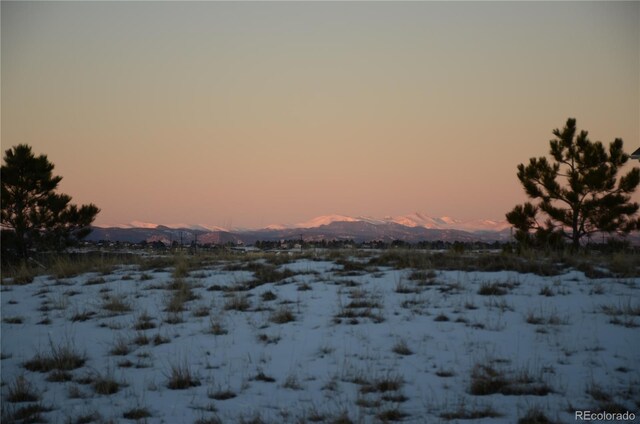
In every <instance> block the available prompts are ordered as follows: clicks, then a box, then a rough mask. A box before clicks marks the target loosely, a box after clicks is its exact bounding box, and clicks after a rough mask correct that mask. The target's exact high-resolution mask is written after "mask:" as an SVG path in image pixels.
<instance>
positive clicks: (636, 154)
mask: <svg viewBox="0 0 640 424" xmlns="http://www.w3.org/2000/svg"><path fill="white" fill-rule="evenodd" d="M631 159H638V160H640V148H638V149H636V151H635V152H633V153H631Z"/></svg>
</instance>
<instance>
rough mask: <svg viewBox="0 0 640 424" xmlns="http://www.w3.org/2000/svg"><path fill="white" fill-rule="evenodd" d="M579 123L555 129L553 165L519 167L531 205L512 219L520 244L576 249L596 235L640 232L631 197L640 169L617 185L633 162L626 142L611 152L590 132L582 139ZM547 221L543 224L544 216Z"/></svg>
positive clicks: (543, 161)
mask: <svg viewBox="0 0 640 424" xmlns="http://www.w3.org/2000/svg"><path fill="white" fill-rule="evenodd" d="M576 132H577V129H576V120H575V119H572V118H569V119H568V120H567V124H566V126H565V127H564V128H563V129H562V130H559V129H555V130H554V131H553V134H554V135H555V136H556V138H555V139H553V140H551V141H550V142H549V145H550V151H549V153H550V155H551V158H552V160H551V161H549V160H547V158H546V157H540V158H531V159H529V164H528V165H526V166H525V165H524V164H520V165H518V179H519V180H520V182H521V183H522V186H523V188H524V190H525V192H526V193H527V196H529V198H531V199H539V202H538V203H537V204H535V205H534V204H532V203H530V202H526V203H524V204H523V205H517V206H516V207H515V208H514V209H513V210H512V211H511V212H509V213H507V215H506V216H507V221H509V223H511V224H512V225H513V226H514V227H515V228H516V230H517V232H516V238H517V239H518V240H519V241H531V235H532V233H535V235H536V237H537V238H538V241H544V242H547V243H553V242H557V241H559V240H562V239H563V238H564V239H568V240H570V241H571V243H572V245H573V247H574V248H577V247H579V246H580V241H581V239H582V238H583V237H584V236H589V235H590V234H593V233H594V232H605V233H609V234H611V233H622V234H627V233H628V232H629V231H632V230H634V229H638V228H640V220H639V219H638V218H637V217H636V213H637V212H638V208H639V205H638V203H635V202H631V194H632V193H633V192H634V191H635V190H636V188H637V187H638V184H639V183H640V169H639V168H633V169H631V170H630V171H629V172H628V173H627V174H626V175H623V176H621V177H620V179H619V180H618V179H617V174H618V171H619V169H620V167H622V166H623V165H624V164H625V163H626V162H627V161H628V160H629V156H628V155H627V154H626V153H624V151H623V149H622V145H623V143H622V140H621V139H619V138H616V139H615V140H614V141H613V142H612V143H610V144H609V149H608V152H607V150H606V149H605V147H604V146H603V145H602V143H601V142H599V141H597V142H592V141H590V140H589V138H588V133H587V131H581V132H580V133H579V134H578V135H577V136H576ZM540 214H542V215H544V216H546V219H545V221H544V222H542V223H541V222H539V221H538V219H539V217H538V215H540Z"/></svg>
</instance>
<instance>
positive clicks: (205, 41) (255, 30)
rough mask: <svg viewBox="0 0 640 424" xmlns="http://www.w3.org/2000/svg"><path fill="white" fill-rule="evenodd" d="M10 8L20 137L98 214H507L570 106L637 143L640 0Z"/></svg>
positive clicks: (605, 135) (14, 114)
mask: <svg viewBox="0 0 640 424" xmlns="http://www.w3.org/2000/svg"><path fill="white" fill-rule="evenodd" d="M0 7H1V23H2V27H1V44H2V45H1V90H2V91H1V113H2V122H1V124H2V126H1V136H2V140H1V143H2V149H3V151H4V150H6V149H8V148H10V147H11V146H13V145H16V144H19V143H26V144H29V145H31V146H32V147H33V149H34V151H35V152H36V153H38V154H39V153H44V154H46V155H47V156H48V158H49V159H50V160H51V161H52V162H53V163H54V164H55V166H56V168H55V172H56V174H58V175H61V176H63V181H62V183H61V184H60V190H61V191H62V192H64V193H67V194H69V195H71V196H72V197H73V201H74V202H75V203H78V204H85V203H89V202H91V203H94V204H96V205H97V206H98V207H100V209H101V212H100V214H99V215H98V218H97V219H96V223H97V224H101V225H108V224H125V223H129V222H132V221H144V222H154V223H159V224H172V223H190V224H206V225H217V226H222V227H227V228H229V227H261V226H266V225H270V224H294V223H298V222H303V221H307V220H309V219H310V218H313V217H315V216H318V215H327V214H334V213H335V214H343V215H350V216H373V217H386V216H396V215H404V214H408V213H412V212H415V211H420V212H423V213H425V214H427V215H430V216H436V217H437V216H452V217H455V218H457V219H462V220H471V219H504V214H505V213H506V212H508V211H509V210H511V209H512V208H513V206H514V205H515V204H517V203H522V202H523V201H525V200H526V196H525V194H524V191H523V190H522V187H521V186H520V183H519V181H518V180H517V177H516V166H517V165H518V164H519V163H523V162H525V163H526V162H528V159H529V158H530V157H534V156H543V155H546V154H547V153H548V148H549V146H548V142H549V140H550V139H552V138H553V135H552V134H551V132H552V130H553V129H554V128H561V127H562V126H564V124H565V122H566V120H567V118H569V117H573V118H576V119H577V125H578V128H580V129H586V130H588V131H589V134H590V136H591V138H592V139H593V140H600V141H603V142H604V143H605V144H608V143H609V142H611V141H612V140H613V139H614V138H616V137H619V138H622V139H623V140H624V142H625V150H626V151H627V152H631V151H633V150H635V149H636V148H637V147H639V146H640V2H366V1H363V2H151V1H148V2H147V1H145V2H7V1H2V2H1V6H0ZM628 169H630V167H627V170H628ZM635 199H638V197H637V196H636V197H635ZM638 200H640V199H638Z"/></svg>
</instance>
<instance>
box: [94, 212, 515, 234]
mask: <svg viewBox="0 0 640 424" xmlns="http://www.w3.org/2000/svg"><path fill="white" fill-rule="evenodd" d="M336 222H364V223H368V224H372V225H384V224H398V225H402V226H405V227H411V228H416V227H420V228H427V229H430V230H462V231H470V232H476V231H502V230H504V229H508V228H509V227H510V225H509V223H508V222H507V221H506V220H502V221H496V220H490V219H481V220H471V221H462V220H458V219H455V218H451V217H448V216H443V217H440V218H433V217H430V216H428V215H425V214H423V213H420V212H414V213H412V214H408V215H401V216H396V217H385V218H372V217H368V216H358V217H353V216H346V215H337V214H331V215H321V216H317V217H315V218H313V219H310V220H308V221H305V222H300V223H298V224H293V225H289V224H272V225H268V226H266V227H264V228H256V229H246V228H223V227H218V226H214V225H206V224H154V223H150V222H142V221H133V222H131V223H129V224H116V225H96V226H95V227H97V228H121V229H131V228H146V229H156V228H163V227H164V228H171V229H174V230H177V229H184V230H194V231H226V232H247V231H256V230H290V229H295V228H300V229H304V228H318V227H321V226H323V225H330V224H333V223H336Z"/></svg>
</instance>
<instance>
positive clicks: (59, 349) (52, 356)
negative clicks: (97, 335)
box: [23, 341, 87, 372]
mask: <svg viewBox="0 0 640 424" xmlns="http://www.w3.org/2000/svg"><path fill="white" fill-rule="evenodd" d="M50 347H51V352H49V353H48V354H43V353H41V352H38V353H36V355H35V356H34V357H33V358H32V359H30V360H29V361H27V362H25V363H24V364H23V366H24V367H25V368H26V369H28V370H29V371H37V372H49V371H51V370H62V371H70V370H74V369H76V368H80V367H81V366H83V365H84V363H85V362H86V360H87V358H86V356H85V355H84V354H80V353H78V352H77V351H76V350H75V348H74V346H73V345H72V343H70V342H65V343H64V344H60V345H54V344H53V341H50Z"/></svg>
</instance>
